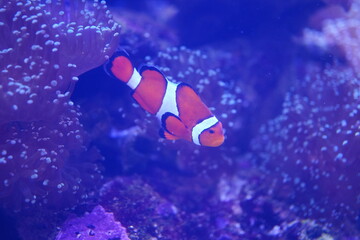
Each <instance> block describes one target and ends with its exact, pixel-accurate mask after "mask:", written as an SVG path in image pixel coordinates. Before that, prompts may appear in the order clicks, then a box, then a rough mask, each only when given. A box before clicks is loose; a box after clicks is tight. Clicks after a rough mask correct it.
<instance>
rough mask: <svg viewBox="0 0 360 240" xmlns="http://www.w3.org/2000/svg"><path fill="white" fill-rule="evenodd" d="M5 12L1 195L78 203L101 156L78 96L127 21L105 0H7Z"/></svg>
mask: <svg viewBox="0 0 360 240" xmlns="http://www.w3.org/2000/svg"><path fill="white" fill-rule="evenodd" d="M0 13H1V14H0V35H1V39H2V41H1V43H0V49H1V50H0V69H1V72H0V79H1V83H2V84H1V85H0V105H1V108H0V129H1V136H0V152H1V157H0V160H1V161H0V182H1V187H0V199H1V200H0V201H1V203H2V205H5V206H6V207H7V208H8V209H15V210H20V209H23V208H26V207H29V206H45V205H46V206H52V207H54V206H57V207H60V206H61V207H64V206H71V205H72V204H73V203H74V202H77V201H79V200H80V199H83V198H86V197H87V194H86V192H85V191H84V190H85V188H88V187H90V188H91V187H94V184H95V183H96V182H97V180H98V179H99V177H100V176H99V168H98V167H97V165H96V164H95V161H96V160H98V159H100V157H99V154H98V153H97V152H96V151H95V150H94V149H92V148H91V147H89V148H87V145H88V143H87V140H86V136H85V134H84V131H83V130H82V125H81V124H80V123H79V120H78V118H79V113H78V110H77V108H76V107H75V106H74V104H73V102H72V101H70V96H71V93H72V91H73V87H74V84H75V82H76V81H77V80H78V75H79V74H81V73H83V72H85V71H87V70H89V69H92V68H94V67H96V66H98V65H100V64H102V63H103V62H104V61H105V60H106V58H107V57H108V55H110V54H111V53H112V52H113V51H114V50H115V48H116V46H117V42H118V37H119V33H118V30H119V26H118V24H116V23H115V22H113V21H112V20H111V15H110V13H109V11H108V10H107V8H106V5H105V2H104V1H101V2H98V1H94V2H93V3H90V2H86V1H75V2H73V1H45V2H44V1H27V0H21V1H2V2H1V6H0ZM79 164H80V165H79Z"/></svg>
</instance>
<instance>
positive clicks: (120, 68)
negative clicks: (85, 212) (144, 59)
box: [104, 50, 134, 83]
mask: <svg viewBox="0 0 360 240" xmlns="http://www.w3.org/2000/svg"><path fill="white" fill-rule="evenodd" d="M104 70H105V72H106V73H107V74H108V75H109V76H111V77H113V78H116V79H119V80H120V81H122V82H125V83H127V82H128V81H129V80H130V78H131V76H132V74H133V72H134V66H133V64H132V62H131V60H130V57H129V54H127V52H125V50H120V51H116V52H115V53H114V54H113V55H112V57H111V58H110V59H109V60H108V61H107V62H106V63H105V64H104Z"/></svg>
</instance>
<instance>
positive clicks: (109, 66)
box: [104, 51, 224, 147]
mask: <svg viewBox="0 0 360 240" xmlns="http://www.w3.org/2000/svg"><path fill="white" fill-rule="evenodd" d="M104 67H105V71H106V72H107V73H108V74H109V75H110V76H112V77H114V78H116V79H118V80H120V81H122V82H124V83H126V84H127V85H128V86H129V87H130V88H131V89H132V90H133V92H132V96H133V98H134V99H135V100H136V102H137V103H138V104H139V105H140V106H141V107H142V108H143V109H144V110H145V111H147V112H149V113H151V114H153V115H156V116H157V118H158V119H159V120H160V122H161V125H162V128H161V129H160V136H161V137H163V138H165V139H168V140H177V139H185V140H187V141H190V142H193V143H195V144H197V145H201V146H208V147H217V146H220V145H221V144H222V143H223V142H224V132H223V128H222V124H221V122H220V121H219V120H218V119H217V118H216V117H215V116H214V114H212V113H211V111H210V110H209V108H208V107H207V106H206V105H205V104H204V103H203V101H202V100H201V99H200V97H199V95H198V94H197V93H196V92H195V91H194V90H193V88H192V87H190V86H189V85H188V84H185V83H174V82H171V81H169V80H168V79H166V77H165V76H164V74H163V73H162V72H161V71H160V70H158V69H157V68H156V67H153V66H143V67H141V69H140V71H139V72H138V71H137V70H136V69H135V67H134V66H133V63H132V62H131V60H130V57H129V55H128V54H127V53H126V52H125V51H117V52H115V54H114V55H113V56H112V57H111V58H110V59H109V60H108V61H107V63H106V64H105V65H104Z"/></svg>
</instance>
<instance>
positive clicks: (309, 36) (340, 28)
mask: <svg viewBox="0 0 360 240" xmlns="http://www.w3.org/2000/svg"><path fill="white" fill-rule="evenodd" d="M348 2H349V3H347V5H349V10H348V11H345V10H344V9H341V8H340V7H337V8H336V7H334V6H330V7H328V8H326V9H322V10H321V11H319V13H317V14H316V15H315V16H314V17H313V22H316V23H317V25H320V28H321V31H316V30H314V29H311V28H306V29H304V33H303V35H304V36H303V42H304V44H305V45H307V46H313V45H315V46H318V47H320V48H321V49H323V50H326V51H328V52H330V53H332V54H335V55H337V56H344V58H345V59H346V60H347V61H348V62H349V63H350V65H351V66H352V67H353V68H354V70H355V71H356V72H357V74H360V71H359V69H360V57H359V54H358V52H359V51H360V44H359V37H360V35H359V32H360V31H359V29H360V28H359V26H360V17H359V12H360V3H359V1H348ZM314 19H315V20H316V21H315V20H314Z"/></svg>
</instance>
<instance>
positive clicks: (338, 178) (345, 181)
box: [254, 64, 360, 227]
mask: <svg viewBox="0 0 360 240" xmlns="http://www.w3.org/2000/svg"><path fill="white" fill-rule="evenodd" d="M306 74H307V75H306V76H305V77H303V78H301V79H302V80H301V84H300V86H299V87H298V88H296V90H294V91H291V92H289V93H288V94H287V95H286V98H285V101H284V104H283V110H282V113H281V114H280V115H279V116H278V117H276V118H275V119H273V120H271V121H270V122H269V123H268V124H267V125H266V126H263V128H262V129H261V131H260V133H259V136H258V138H257V140H255V141H254V149H256V150H257V151H258V152H259V154H260V157H261V159H262V161H263V167H264V171H265V172H266V173H267V174H269V175H271V176H274V177H275V179H274V180H275V181H274V183H275V184H276V185H277V186H278V188H277V191H278V193H279V195H278V197H280V198H284V199H287V201H289V203H290V204H292V208H293V210H295V211H296V212H297V213H298V214H300V215H302V216H305V217H315V218H320V219H322V220H323V221H329V222H330V223H336V224H339V225H341V226H342V227H344V226H346V224H347V223H348V222H352V223H354V222H355V221H356V219H357V218H358V214H359V209H360V202H359V197H360V195H359V192H360V185H359V184H357V183H358V182H359V181H360V176H359V172H360V159H359V154H360V152H359V149H358V148H357V147H356V146H357V145H359V143H360V142H359V141H360V121H359V106H360V98H359V89H360V81H359V79H358V78H357V77H356V74H355V73H354V71H353V70H352V69H351V68H348V67H342V66H336V65H335V66H330V67H325V68H324V69H321V67H319V66H316V64H313V65H311V64H309V65H308V66H307V67H306Z"/></svg>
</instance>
